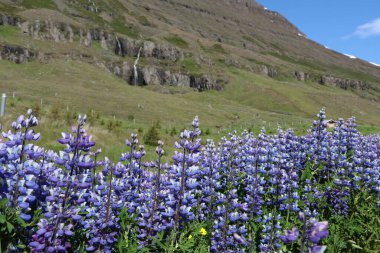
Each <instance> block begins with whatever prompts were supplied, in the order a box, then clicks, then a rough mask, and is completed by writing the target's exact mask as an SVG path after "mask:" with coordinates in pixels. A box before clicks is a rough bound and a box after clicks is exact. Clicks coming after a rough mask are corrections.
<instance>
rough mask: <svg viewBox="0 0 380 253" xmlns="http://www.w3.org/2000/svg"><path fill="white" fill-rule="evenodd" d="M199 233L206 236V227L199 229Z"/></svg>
mask: <svg viewBox="0 0 380 253" xmlns="http://www.w3.org/2000/svg"><path fill="white" fill-rule="evenodd" d="M199 233H200V234H201V235H203V236H205V235H207V230H206V229H204V228H201V229H200V230H199Z"/></svg>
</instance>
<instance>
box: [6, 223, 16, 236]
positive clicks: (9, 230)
mask: <svg viewBox="0 0 380 253" xmlns="http://www.w3.org/2000/svg"><path fill="white" fill-rule="evenodd" d="M14 228H15V227H14V226H13V225H12V223H9V222H7V229H8V233H12V230H13V229H14Z"/></svg>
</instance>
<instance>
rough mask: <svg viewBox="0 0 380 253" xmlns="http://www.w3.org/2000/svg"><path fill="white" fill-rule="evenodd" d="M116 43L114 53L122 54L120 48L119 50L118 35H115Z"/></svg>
mask: <svg viewBox="0 0 380 253" xmlns="http://www.w3.org/2000/svg"><path fill="white" fill-rule="evenodd" d="M116 43H117V45H116V50H115V53H116V54H117V55H120V56H123V54H122V53H123V52H122V50H121V43H120V40H119V38H118V37H116Z"/></svg>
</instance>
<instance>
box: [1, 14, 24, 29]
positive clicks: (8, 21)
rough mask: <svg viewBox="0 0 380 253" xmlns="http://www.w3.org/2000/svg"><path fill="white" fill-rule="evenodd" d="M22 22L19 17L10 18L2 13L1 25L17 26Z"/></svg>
mask: <svg viewBox="0 0 380 253" xmlns="http://www.w3.org/2000/svg"><path fill="white" fill-rule="evenodd" d="M20 22H21V19H20V18H19V17H13V16H9V15H7V14H4V13H0V25H10V26H17V25H19V24H20Z"/></svg>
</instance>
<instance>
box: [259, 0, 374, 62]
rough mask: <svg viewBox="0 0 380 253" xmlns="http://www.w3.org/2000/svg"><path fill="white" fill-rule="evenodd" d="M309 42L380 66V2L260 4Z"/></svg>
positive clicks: (276, 0) (277, 0)
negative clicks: (287, 21) (295, 29)
mask: <svg viewBox="0 0 380 253" xmlns="http://www.w3.org/2000/svg"><path fill="white" fill-rule="evenodd" d="M257 2H259V3H260V4H262V5H264V6H265V7H267V8H268V9H270V10H273V11H277V12H279V13H281V14H282V15H283V16H285V17H286V18H287V19H288V20H289V21H290V22H292V23H293V24H294V25H296V26H297V27H298V28H299V29H300V30H301V31H302V32H303V33H305V34H306V35H307V37H308V38H310V39H312V40H314V41H316V42H318V43H320V44H322V45H325V46H327V47H328V48H331V49H334V50H335V51H338V52H341V53H345V54H349V55H353V56H356V57H358V58H361V59H363V60H367V61H369V62H374V63H377V64H379V65H380V0H360V1H359V0H257Z"/></svg>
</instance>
